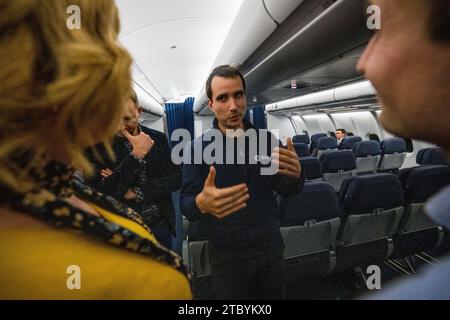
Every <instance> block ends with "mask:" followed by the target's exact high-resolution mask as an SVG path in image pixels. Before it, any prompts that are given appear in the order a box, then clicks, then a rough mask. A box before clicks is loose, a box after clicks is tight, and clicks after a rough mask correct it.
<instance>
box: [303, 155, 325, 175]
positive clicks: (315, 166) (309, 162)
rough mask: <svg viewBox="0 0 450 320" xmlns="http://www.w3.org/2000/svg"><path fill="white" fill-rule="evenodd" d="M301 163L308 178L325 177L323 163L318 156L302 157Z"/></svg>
mask: <svg viewBox="0 0 450 320" xmlns="http://www.w3.org/2000/svg"><path fill="white" fill-rule="evenodd" d="M300 164H301V166H302V171H303V173H304V174H305V178H306V179H308V180H313V179H320V178H322V177H323V172H322V164H321V163H320V161H319V159H317V158H316V157H303V158H301V159H300Z"/></svg>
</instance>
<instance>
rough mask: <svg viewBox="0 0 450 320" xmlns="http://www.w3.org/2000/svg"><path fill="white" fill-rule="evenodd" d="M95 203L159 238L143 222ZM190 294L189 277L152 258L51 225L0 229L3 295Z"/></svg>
mask: <svg viewBox="0 0 450 320" xmlns="http://www.w3.org/2000/svg"><path fill="white" fill-rule="evenodd" d="M91 205H92V206H93V207H94V208H95V209H96V210H97V211H98V212H99V213H100V214H101V215H102V216H103V217H104V218H105V219H106V220H108V221H111V222H115V223H116V224H119V225H121V226H122V227H125V228H127V229H129V230H130V231H133V232H135V233H137V234H138V235H140V236H141V237H143V238H146V239H149V240H151V241H154V242H156V240H155V238H154V236H153V235H152V234H150V233H149V232H148V231H146V230H145V229H144V228H143V227H142V226H140V225H139V224H137V223H135V222H133V221H131V220H129V219H126V218H124V217H121V216H118V215H115V214H113V213H110V212H108V211H105V210H103V209H101V208H99V207H97V206H95V205H93V204H91ZM73 266H75V267H73ZM78 267H79V269H78ZM78 287H79V289H78ZM191 298H192V293H191V289H190V286H189V282H188V280H187V278H186V277H185V276H184V275H183V274H182V273H181V272H179V271H177V270H176V269H174V268H173V267H171V266H169V265H167V264H165V263H162V262H158V261H156V260H155V259H153V258H151V257H149V256H145V255H143V254H140V253H136V252H131V251H127V250H125V249H123V248H119V247H115V246H113V245H110V244H108V243H105V242H103V241H100V240H96V239H94V238H93V237H92V236H89V235H86V234H82V233H78V232H75V231H70V230H68V229H61V228H56V227H53V226H51V225H44V226H39V227H33V226H22V227H5V228H0V299H161V300H166V299H191Z"/></svg>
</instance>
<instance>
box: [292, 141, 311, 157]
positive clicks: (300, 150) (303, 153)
mask: <svg viewBox="0 0 450 320" xmlns="http://www.w3.org/2000/svg"><path fill="white" fill-rule="evenodd" d="M294 149H295V152H296V153H297V155H298V156H299V157H307V156H309V148H308V146H307V145H306V144H305V143H294Z"/></svg>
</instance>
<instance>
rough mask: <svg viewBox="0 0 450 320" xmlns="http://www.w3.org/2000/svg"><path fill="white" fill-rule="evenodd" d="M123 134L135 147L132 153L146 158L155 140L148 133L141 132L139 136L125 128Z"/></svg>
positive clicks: (140, 157)
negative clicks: (133, 134)
mask: <svg viewBox="0 0 450 320" xmlns="http://www.w3.org/2000/svg"><path fill="white" fill-rule="evenodd" d="M122 134H123V136H124V137H125V138H127V140H128V141H129V142H130V144H131V146H132V147H133V151H132V154H134V155H135V156H136V157H138V158H139V159H144V157H145V156H146V155H147V153H149V152H150V150H152V148H153V145H154V144H155V141H153V140H152V138H150V136H149V135H148V134H145V133H144V132H142V131H141V132H140V133H139V134H138V135H137V136H132V135H131V134H130V133H129V132H128V131H126V130H123V131H122Z"/></svg>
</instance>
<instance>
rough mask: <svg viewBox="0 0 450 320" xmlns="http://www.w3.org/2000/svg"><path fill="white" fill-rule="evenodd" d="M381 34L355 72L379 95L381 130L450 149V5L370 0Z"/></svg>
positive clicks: (441, 0) (444, 1)
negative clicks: (377, 11) (376, 8)
mask: <svg viewBox="0 0 450 320" xmlns="http://www.w3.org/2000/svg"><path fill="white" fill-rule="evenodd" d="M371 2H372V3H373V4H375V5H378V6H379V7H380V9H381V29H380V30H377V31H376V32H375V34H374V35H373V37H372V39H371V40H370V42H369V44H368V46H367V48H366V50H365V52H364V54H363V55H362V57H361V59H360V61H359V63H358V70H359V71H361V72H362V73H363V74H364V75H365V77H366V78H367V79H369V80H370V81H371V82H372V84H373V85H374V87H375V88H376V89H377V91H378V96H379V100H380V103H381V105H382V108H383V112H382V113H381V116H380V121H381V123H382V125H383V126H384V127H385V128H386V129H387V130H388V131H390V132H392V133H393V134H395V135H398V136H402V137H409V138H420V139H423V140H429V141H433V142H435V143H438V144H441V145H442V146H444V147H446V148H449V147H450V139H449V137H450V125H449V123H450V112H449V111H450V109H449V106H450V89H449V83H450V2H449V1H448V0H428V1H424V0H396V1H392V0H373V1H371Z"/></svg>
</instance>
